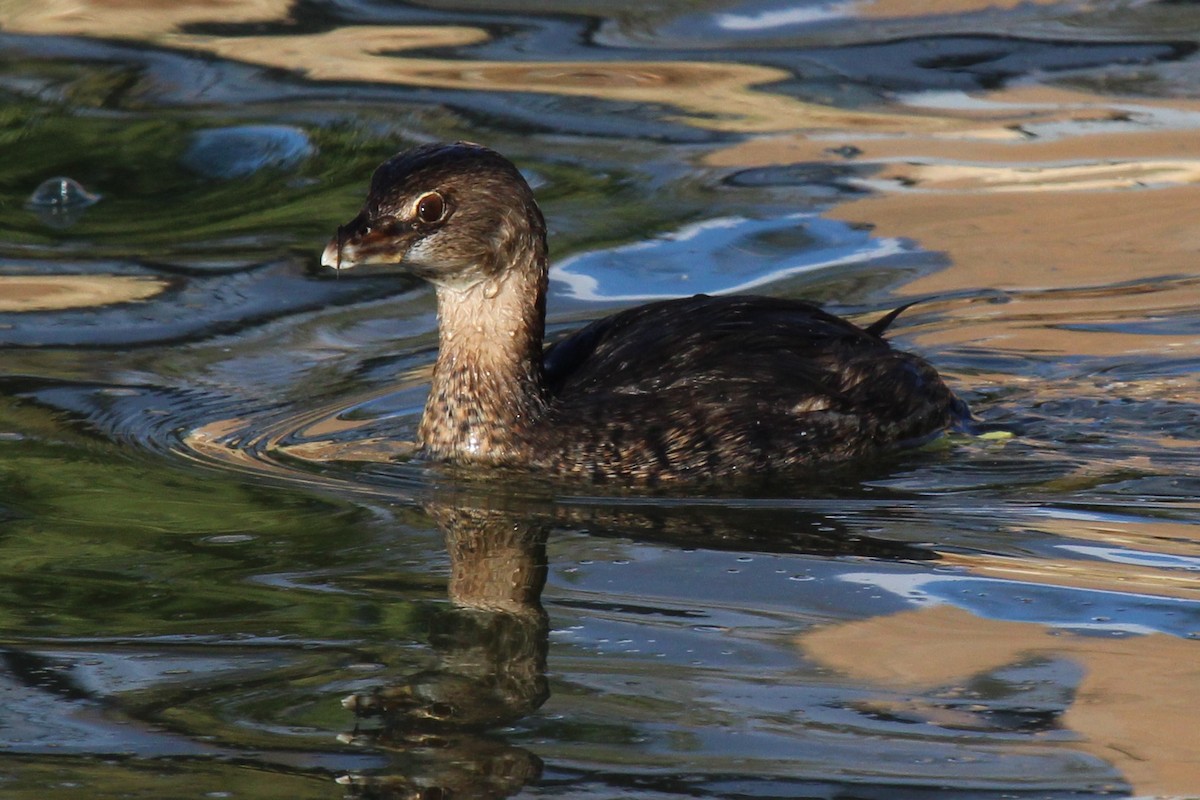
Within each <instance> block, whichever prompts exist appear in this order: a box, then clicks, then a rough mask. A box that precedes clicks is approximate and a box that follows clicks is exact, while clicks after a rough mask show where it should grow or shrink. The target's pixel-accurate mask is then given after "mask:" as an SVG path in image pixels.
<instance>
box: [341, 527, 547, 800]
mask: <svg viewBox="0 0 1200 800" xmlns="http://www.w3.org/2000/svg"><path fill="white" fill-rule="evenodd" d="M426 510H427V511H428V513H429V515H430V517H431V518H432V519H433V520H434V522H435V523H436V524H437V526H438V527H439V528H440V529H441V530H442V532H443V533H444V534H445V537H446V548H447V550H448V552H449V554H450V583H449V596H450V600H451V602H452V604H453V605H452V606H451V607H450V608H447V609H446V610H444V611H443V612H441V613H439V614H437V615H436V616H434V618H433V621H432V630H431V632H430V643H431V645H432V648H433V651H434V654H435V656H436V658H437V662H436V664H435V665H434V666H433V667H431V668H429V669H425V670H422V671H421V672H418V673H415V674H413V675H410V676H408V677H407V678H405V679H404V680H403V681H401V682H399V683H396V684H393V685H390V686H384V687H381V688H378V689H376V690H375V691H373V692H371V693H366V694H357V695H351V696H350V697H348V698H346V700H345V701H344V703H343V704H344V705H345V706H346V708H348V709H350V710H351V711H353V712H354V714H355V715H356V716H357V717H359V718H360V719H363V718H377V719H378V720H379V721H380V723H381V724H380V725H379V726H378V727H374V728H372V729H370V730H364V729H363V728H361V727H360V728H358V729H356V730H355V732H354V734H353V735H352V736H351V737H350V738H351V739H352V740H353V741H355V742H356V743H361V744H368V745H371V746H373V747H376V748H380V749H386V750H392V751H395V752H397V753H398V754H403V756H404V757H405V759H404V762H403V763H397V765H396V766H397V770H396V771H393V772H392V773H391V774H389V775H385V776H348V777H346V778H343V779H342V780H343V782H345V783H348V784H350V785H351V786H352V787H354V788H355V789H356V791H357V793H358V794H359V796H363V797H380V798H410V797H412V798H421V799H422V800H434V799H435V798H448V797H473V798H482V799H483V800H488V799H490V798H502V797H509V796H510V795H512V794H515V793H516V792H517V791H519V790H520V789H521V787H523V786H525V785H526V784H528V783H530V782H532V781H535V780H537V779H538V778H539V777H540V776H541V772H542V762H541V760H540V759H539V758H538V757H537V756H535V755H534V754H533V753H530V752H529V751H528V750H525V749H523V748H520V747H514V746H512V745H508V744H506V743H504V742H503V741H502V740H499V739H496V738H494V737H489V736H488V735H487V731H488V730H489V729H492V728H497V727H501V726H503V725H507V724H511V723H513V722H515V721H517V720H519V719H521V718H522V717H524V716H526V715H528V714H529V713H531V712H533V711H535V710H537V709H538V708H539V707H540V706H541V705H542V703H544V702H545V701H546V698H547V697H548V696H549V694H550V691H549V688H548V686H547V683H546V651H547V649H548V647H549V622H548V618H547V616H546V611H545V609H543V608H542V604H541V593H542V587H543V586H544V585H545V583H546V536H547V534H548V532H549V525H548V524H536V523H531V522H530V521H529V520H527V519H524V518H522V516H520V515H518V514H515V513H513V512H510V511H508V510H505V509H497V508H468V507H462V506H454V505H443V504H430V505H427V506H426Z"/></svg>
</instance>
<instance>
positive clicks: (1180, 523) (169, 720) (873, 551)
mask: <svg viewBox="0 0 1200 800" xmlns="http://www.w3.org/2000/svg"><path fill="white" fill-rule="evenodd" d="M917 8H918V7H917V6H914V5H912V4H903V3H895V2H892V1H891V0H877V1H876V2H861V3H773V2H748V3H747V2H742V3H737V2H731V3H703V4H694V3H686V4H685V3H657V4H654V3H651V4H646V3H638V4H633V3H604V4H600V3H582V2H560V3H549V4H547V3H504V4H499V5H497V4H493V3H487V4H482V3H469V2H463V3H457V4H448V3H436V4H383V3H373V2H357V1H356V0H338V1H337V2H329V3H321V4H314V3H303V2H302V3H297V4H291V3H288V2H283V0H259V1H258V2H243V3H236V4H229V5H226V6H220V7H217V8H216V9H214V8H212V7H211V5H210V4H208V3H185V4H157V3H139V2H130V3H120V4H112V3H102V2H99V1H98V0H97V2H84V3H66V2H57V0H55V1H53V2H20V0H18V1H17V2H10V3H6V4H2V5H0V97H2V98H3V104H2V105H0V146H2V147H3V152H4V154H5V158H4V159H3V163H2V164H0V200H2V202H0V230H2V231H3V233H2V234H0V346H2V347H3V351H2V352H3V360H2V361H0V571H2V575H3V580H0V586H2V587H3V588H2V589H0V619H2V620H3V641H2V642H0V658H2V660H3V666H2V669H0V683H2V686H3V690H4V697H5V703H4V708H5V712H4V713H3V714H0V787H2V789H3V793H4V794H5V796H10V797H14V798H25V797H28V798H33V797H37V798H47V797H49V798H64V799H65V798H74V797H88V798H107V797H118V796H120V797H124V796H129V795H141V794H145V795H147V796H156V797H254V798H271V797H287V798H307V797H314V798H317V797H320V798H326V797H342V796H346V795H366V796H375V797H412V796H417V797H496V798H499V797H510V796H512V797H573V798H592V797H595V798H608V797H623V798H639V799H640V800H665V798H683V797H687V798H696V797H712V798H748V797H762V798H767V797H771V798H778V797H783V798H793V797H795V798H801V797H803V798H808V797H819V798H835V797H839V798H841V797H846V798H848V797H855V798H874V797H912V798H932V797H938V796H944V797H955V798H960V797H979V798H999V797H1019V798H1025V797H1030V798H1032V797H1039V798H1041V797H1050V798H1058V797H1098V796H1161V797H1168V796H1193V795H1200V746H1198V745H1197V744H1196V743H1195V736H1194V733H1193V728H1194V722H1193V717H1194V712H1193V709H1192V705H1193V703H1192V702H1191V699H1192V698H1193V697H1195V696H1196V695H1197V694H1198V693H1200V670H1198V669H1197V667H1196V665H1197V664H1200V658H1198V655H1200V651H1197V647H1200V645H1198V644H1197V639H1198V638H1200V592H1198V589H1197V586H1198V584H1197V571H1198V570H1200V536H1198V534H1197V530H1198V528H1197V523H1198V522H1200V506H1198V503H1197V494H1198V489H1200V458H1198V457H1197V455H1196V453H1197V439H1198V438H1200V416H1198V414H1197V411H1198V407H1197V405H1196V401H1195V398H1196V396H1197V391H1196V390H1197V381H1196V377H1195V376H1196V375H1197V367H1198V366H1200V333H1198V332H1200V316H1198V315H1197V312H1196V309H1197V307H1200V293H1198V291H1197V287H1198V286H1200V279H1198V278H1197V275H1196V270H1195V262H1196V258H1195V253H1196V250H1197V247H1198V246H1200V235H1198V234H1197V233H1196V230H1197V228H1196V225H1195V222H1194V220H1196V219H1200V153H1198V152H1197V148H1196V142H1197V141H1200V140H1198V139H1197V128H1200V99H1198V98H1200V82H1198V80H1197V64H1198V61H1197V55H1196V50H1197V37H1196V34H1195V31H1196V30H1200V17H1198V15H1197V11H1196V9H1195V8H1194V7H1193V6H1191V5H1189V4H1185V3H1167V2H1151V3H1120V2H1101V3H1089V4H1082V3H1072V2H1064V3H1056V2H1035V3H1019V4H1018V3H1010V2H1001V3H997V4H984V3H976V2H970V1H969V0H955V2H939V3H936V4H922V5H920V7H919V8H920V11H919V12H918V10H917ZM459 138H463V139H469V140H474V141H480V142H484V143H487V144H489V145H490V146H492V147H495V148H496V149H498V150H500V151H502V152H504V153H506V154H507V155H509V156H510V157H511V158H513V159H514V160H515V161H516V162H517V163H518V164H519V165H520V166H521V168H522V169H523V170H524V172H525V174H526V175H527V176H528V177H529V179H530V181H531V183H532V184H533V185H534V187H535V190H536V191H537V193H538V196H539V199H540V200H541V202H542V204H543V207H544V210H545V212H546V215H547V218H548V220H549V224H550V228H551V247H552V250H553V252H554V254H555V267H554V271H553V272H552V276H551V277H552V284H551V297H550V301H549V305H550V320H549V326H550V332H551V334H555V333H558V332H562V331H566V330H570V329H572V328H574V327H577V326H579V325H580V324H582V323H584V322H586V321H588V320H591V319H595V318H597V317H599V316H601V315H603V314H605V313H608V312H609V311H611V310H613V309H617V308H622V307H625V306H628V305H630V304H633V303H636V302H640V301H642V300H644V299H649V298H657V297H664V296H676V295H686V294H691V293H694V292H698V291H704V292H709V293H720V292H731V291H755V292H759V293H764V294H771V295H778V296H788V297H804V298H809V299H814V300H817V301H820V302H822V303H824V304H825V305H827V306H828V307H829V308H831V309H832V310H834V311H836V312H838V313H843V314H850V315H861V316H862V318H864V319H869V318H871V317H872V316H873V315H878V314H879V313H880V312H882V311H885V310H887V309H890V308H892V307H894V306H895V305H897V304H899V303H902V302H907V301H909V300H912V299H922V300H923V301H924V302H922V303H921V304H919V305H918V306H916V307H915V308H913V309H911V310H910V311H908V312H907V313H906V314H905V315H904V316H903V317H902V318H901V321H900V323H898V324H897V326H896V328H895V329H894V330H895V333H894V334H893V338H894V340H895V341H896V342H897V343H898V344H899V345H901V346H903V347H905V348H907V349H911V350H913V351H915V352H918V353H921V354H922V355H924V356H926V357H927V358H929V359H930V360H931V361H933V362H934V363H935V364H937V365H938V366H939V368H940V369H941V370H942V371H943V373H944V374H945V375H946V376H947V379H948V380H949V381H950V382H951V383H952V384H953V385H954V386H955V388H956V389H957V390H958V391H959V392H960V393H961V394H962V396H963V397H964V398H965V399H967V400H968V401H969V402H970V403H971V405H972V407H973V408H974V409H975V411H976V414H977V415H978V416H979V417H980V419H981V420H983V421H984V422H986V423H988V424H990V425H993V426H997V427H1004V428H1008V429H1013V430H1016V431H1018V432H1019V433H1018V435H1017V436H1015V437H1013V438H1010V439H999V440H997V439H968V438H956V439H947V440H944V441H941V442H939V443H937V444H936V445H935V446H932V447H929V448H926V449H923V450H920V451H915V452H911V453H906V454H903V455H902V456H900V457H897V458H895V459H890V460H887V461H886V462H882V463H876V464H869V465H861V466H857V467H855V468H850V469H846V470H843V471H839V472H837V473H836V474H834V475H832V476H825V477H822V478H820V479H818V478H817V477H815V476H814V477H813V478H812V479H811V480H806V481H805V482H803V483H802V484H801V485H796V486H794V487H789V488H788V489H787V490H786V491H778V490H775V489H773V490H772V491H771V492H770V493H767V494H765V495H763V494H758V495H756V496H753V497H733V498H731V497H716V496H696V495H685V496H677V497H636V496H622V497H611V496H604V495H603V494H602V493H600V492H598V491H596V490H593V489H591V488H589V487H562V486H553V485H544V484H540V483H537V482H529V483H527V484H521V485H504V486H486V485H485V486H480V485H479V484H478V483H473V482H471V481H469V480H463V479H462V476H456V475H454V474H452V473H447V472H445V471H440V470H437V469H435V468H430V467H427V466H423V465H420V464H415V463H412V462H410V461H408V460H406V459H403V458H400V459H394V460H382V461H381V460H379V456H380V453H381V452H382V453H384V454H385V455H389V454H394V453H395V452H397V451H396V450H395V448H394V447H393V445H392V444H391V443H392V442H394V441H398V440H405V439H411V437H412V435H413V432H414V430H415V425H416V421H417V417H418V415H419V413H420V408H421V405H422V404H423V402H424V393H425V390H426V386H427V382H428V374H429V366H430V364H431V362H432V359H433V354H434V347H435V319H434V305H433V299H432V296H431V295H430V293H429V292H428V291H427V290H426V289H424V288H422V287H420V286H419V285H417V284H415V283H413V282H412V281H411V280H409V279H407V278H405V277H404V276H400V275H396V274H383V273H374V274H372V273H369V272H366V271H364V272H357V271H356V272H355V273H350V274H347V275H345V276H342V277H341V278H340V279H334V277H333V276H331V275H329V274H327V273H326V272H324V271H322V270H321V269H320V267H319V264H318V260H319V252H320V250H321V247H322V246H323V244H324V242H325V240H326V239H327V237H328V236H329V235H330V234H331V233H332V231H333V230H334V229H335V227H336V226H337V225H338V224H340V223H342V222H344V221H345V220H346V219H348V218H349V217H350V216H352V215H353V213H354V211H355V209H356V207H357V205H358V203H359V202H361V197H362V193H363V191H364V189H365V185H366V181H367V179H368V177H369V174H370V172H371V170H372V169H373V167H374V166H375V165H376V164H377V163H378V162H379V161H381V160H383V159H384V158H386V157H387V156H389V155H390V154H392V153H393V152H395V151H396V150H398V149H400V148H402V147H405V146H409V145H412V144H415V143H419V142H425V141H432V140H439V139H459ZM60 178H69V179H71V180H73V181H76V182H78V185H79V187H81V190H80V191H82V192H85V193H87V194H78V193H76V192H75V189H74V185H73V184H63V183H61V182H55V183H52V184H51V185H50V189H48V190H44V191H42V192H40V193H39V192H37V189H38V187H39V186H40V185H42V184H43V183H44V182H45V181H47V180H54V181H58V179H60ZM64 186H66V187H67V189H66V190H64V189H63V187H64Z"/></svg>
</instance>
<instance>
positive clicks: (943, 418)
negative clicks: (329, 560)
mask: <svg viewBox="0 0 1200 800" xmlns="http://www.w3.org/2000/svg"><path fill="white" fill-rule="evenodd" d="M435 217H436V218H435ZM380 262H384V263H398V264H402V265H405V266H407V267H408V268H409V269H410V270H411V271H412V272H413V273H414V274H417V275H419V276H421V277H423V278H424V279H426V280H428V281H429V282H430V283H432V284H433V285H434V287H435V288H436V290H437V297H438V320H439V334H440V341H439V345H440V347H439V352H438V360H437V363H436V365H435V367H434V375H433V383H432V386H431V390H430V395H429V399H428V401H427V403H426V406H425V412H424V414H423V416H422V419H421V424H420V427H419V430H418V437H419V439H420V444H421V446H422V451H423V453H424V454H425V455H426V456H427V457H429V458H434V459H439V460H446V461H452V462H457V463H480V464H491V465H497V466H504V467H514V468H521V469H531V470H535V471H538V472H541V473H546V474H551V475H561V476H572V477H579V478H586V479H589V480H592V481H598V482H605V481H612V482H615V483H618V484H622V485H657V484H669V483H678V482H685V481H697V480H703V481H712V480H724V479H728V478H737V477H742V476H744V477H765V476H770V475H776V476H777V475H780V474H786V473H788V472H791V471H801V470H803V469H806V468H813V467H817V466H821V465H827V464H831V463H835V462H841V461H845V460H848V459H853V458H857V457H861V456H865V455H868V454H871V453H876V452H880V451H883V450H889V449H895V448H897V447H901V446H904V445H906V444H910V443H913V442H917V441H920V440H923V439H925V438H927V437H929V436H931V435H934V434H936V433H937V432H939V431H941V430H943V429H945V428H946V427H948V426H950V425H952V424H954V423H955V422H956V421H958V420H959V419H962V418H963V417H964V416H965V413H966V411H965V407H964V406H963V405H962V403H961V402H960V401H958V400H957V399H956V398H955V397H954V395H953V393H952V392H951V391H950V390H949V389H948V388H947V387H946V385H945V384H944V383H943V382H942V380H941V378H940V377H939V376H938V374H937V372H936V371H935V370H934V369H933V367H931V366H930V365H929V364H928V363H926V362H925V361H924V360H923V359H921V358H919V357H917V356H914V355H911V354H908V353H904V352H901V351H898V350H895V349H893V348H892V347H890V346H889V345H888V344H887V342H885V341H884V340H883V337H882V332H883V328H885V327H886V326H887V323H888V322H890V321H891V320H890V318H886V319H885V320H881V321H880V323H878V324H876V325H874V326H871V327H870V328H868V329H863V328H860V327H858V326H856V325H854V324H852V323H850V322H847V321H846V320H843V319H840V318H838V317H835V316H832V315H830V314H827V313H825V312H823V311H821V310H820V309H819V308H817V307H815V306H812V305H810V304H807V303H803V302H799V301H794V300H785V299H778V298H769V297H749V296H734V297H707V296H704V295H697V296H695V297H690V298H684V299H679V300H669V301H664V302H659V303H650V304H648V305H644V306H640V307H637V308H633V309H630V310H627V311H624V312H621V313H619V314H616V315H613V316H611V317H608V318H605V319H602V320H599V321H598V322H595V323H593V324H592V325H589V326H587V327H586V328H584V329H582V330H581V331H578V332H577V333H575V334H574V335H572V336H570V337H568V338H567V339H565V340H563V341H560V342H558V343H556V344H555V345H554V346H552V347H550V348H549V349H548V350H546V351H545V352H544V353H543V349H542V336H543V333H544V320H545V294H546V282H547V261H546V232H545V223H544V222H543V219H542V215H541V212H540V211H539V210H538V207H537V203H536V202H535V200H534V198H533V193H532V192H531V191H530V189H529V187H528V185H527V184H526V182H525V181H524V179H523V178H522V177H521V175H520V173H519V172H518V171H517V169H516V168H515V167H514V166H513V165H512V164H511V163H510V162H508V161H507V160H506V159H504V158H503V157H502V156H500V155H499V154H497V153H495V152H493V151H491V150H488V149H487V148H484V147H480V146H479V145H472V144H467V143H462V142H459V143H456V144H449V145H428V146H425V147H420V148H416V149H414V150H410V151H407V152H404V153H401V154H400V155H398V156H396V157H395V158H393V159H391V160H390V161H388V162H386V163H385V164H383V165H382V166H381V167H380V168H379V169H378V170H377V171H376V173H375V176H374V177H373V179H372V181H371V193H370V196H369V198H368V200H367V203H366V205H365V206H364V208H363V211H362V212H361V213H360V214H359V215H358V216H357V217H356V218H355V219H354V220H352V221H351V222H350V223H348V224H347V225H345V226H343V227H342V228H340V229H339V230H338V235H337V237H335V238H334V239H333V240H332V241H331V242H330V243H329V246H328V247H327V248H326V250H325V254H324V257H323V263H325V264H327V265H329V266H334V267H337V268H346V267H349V266H353V265H355V264H361V263H380Z"/></svg>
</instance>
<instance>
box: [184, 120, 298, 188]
mask: <svg viewBox="0 0 1200 800" xmlns="http://www.w3.org/2000/svg"><path fill="white" fill-rule="evenodd" d="M315 152H316V148H315V147H313V145H312V143H311V142H309V140H308V135H307V134H306V133H305V132H304V131H302V130H300V129H299V128H294V127H291V126H290V125H239V126H234V127H229V128H211V129H208V130H202V131H196V132H195V133H194V134H192V141H191V144H190V145H189V146H188V149H187V151H186V152H184V154H183V157H182V159H181V163H182V164H183V166H184V167H186V168H187V169H189V170H191V171H192V172H195V173H196V174H198V175H202V176H204V177H206V178H220V179H230V178H244V177H246V176H248V175H253V174H254V173H256V172H258V171H259V170H262V169H266V168H268V167H272V168H275V169H286V168H288V167H292V166H295V165H296V164H299V163H300V162H301V161H304V160H305V159H306V158H309V157H310V156H312V155H313V154H314V153H315Z"/></svg>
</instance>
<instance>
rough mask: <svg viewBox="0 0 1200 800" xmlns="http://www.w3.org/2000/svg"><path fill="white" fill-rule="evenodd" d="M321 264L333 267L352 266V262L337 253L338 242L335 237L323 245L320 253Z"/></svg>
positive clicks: (343, 267)
mask: <svg viewBox="0 0 1200 800" xmlns="http://www.w3.org/2000/svg"><path fill="white" fill-rule="evenodd" d="M321 266H322V267H333V268H334V269H349V268H350V267H353V266H354V262H353V261H350V260H349V259H345V258H342V257H340V255H339V254H338V243H337V240H336V239H335V240H333V241H331V242H329V244H327V245H325V250H324V251H322V253H321Z"/></svg>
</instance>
